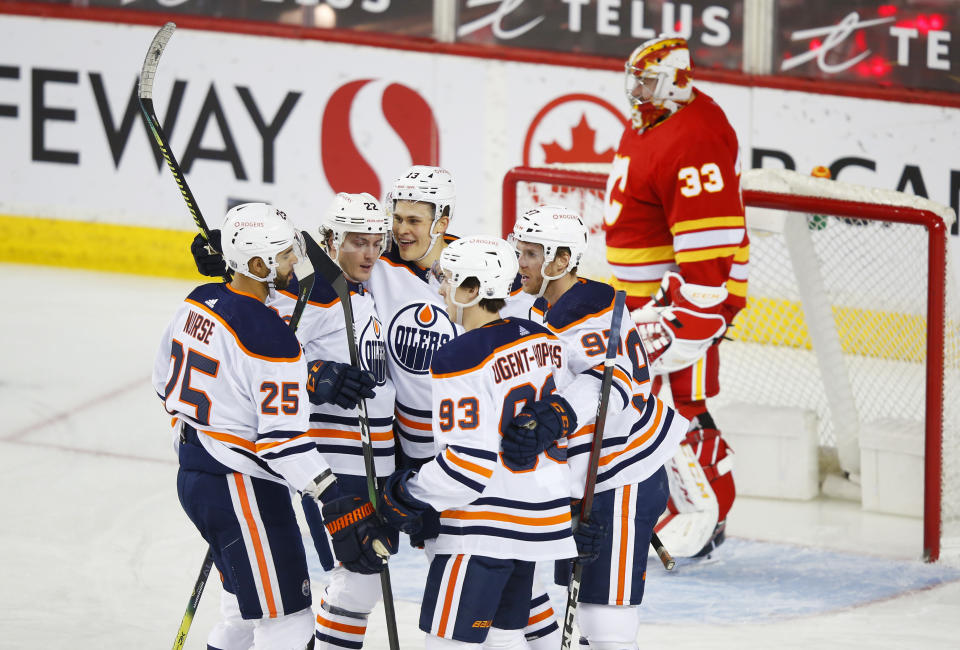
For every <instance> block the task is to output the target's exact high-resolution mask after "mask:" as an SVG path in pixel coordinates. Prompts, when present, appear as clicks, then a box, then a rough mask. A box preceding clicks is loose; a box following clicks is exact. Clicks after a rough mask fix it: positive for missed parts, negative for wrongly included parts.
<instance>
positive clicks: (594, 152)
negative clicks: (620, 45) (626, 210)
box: [523, 93, 628, 165]
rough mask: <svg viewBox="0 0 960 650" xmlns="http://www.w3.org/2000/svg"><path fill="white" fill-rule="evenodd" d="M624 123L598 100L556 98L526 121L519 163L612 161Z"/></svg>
mask: <svg viewBox="0 0 960 650" xmlns="http://www.w3.org/2000/svg"><path fill="white" fill-rule="evenodd" d="M627 123H628V122H627V118H626V117H624V115H623V113H622V112H621V111H619V110H618V109H617V107H616V106H614V105H613V104H611V103H610V102H608V101H606V100H604V99H601V98H599V97H594V96H593V95H587V94H583V93H574V94H570V95H563V96H562V97H557V98H556V99H554V100H553V101H551V102H549V103H548V104H547V105H546V106H544V107H543V108H541V109H540V111H539V112H538V113H537V114H536V116H535V117H534V118H533V120H532V121H531V122H530V126H529V127H528V128H527V136H526V138H525V139H524V142H523V164H524V165H548V164H550V163H609V162H612V161H613V156H614V154H615V153H616V150H617V145H618V144H619V142H620V135H621V134H622V133H623V129H624V127H625V126H627Z"/></svg>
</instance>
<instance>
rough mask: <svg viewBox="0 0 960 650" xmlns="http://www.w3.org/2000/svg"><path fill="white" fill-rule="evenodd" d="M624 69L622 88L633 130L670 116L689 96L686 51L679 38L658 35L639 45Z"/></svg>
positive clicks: (687, 54) (689, 77) (689, 80)
mask: <svg viewBox="0 0 960 650" xmlns="http://www.w3.org/2000/svg"><path fill="white" fill-rule="evenodd" d="M625 68H626V88H625V89H626V93H627V99H628V100H629V101H630V106H631V117H632V119H633V126H634V127H635V128H637V129H640V130H643V129H645V128H647V127H649V126H652V125H654V124H656V123H657V122H659V121H661V120H663V119H665V118H666V117H668V116H670V115H672V114H673V113H675V112H677V111H678V110H679V109H680V106H681V105H682V104H685V103H686V102H688V101H690V98H691V97H692V96H693V76H692V75H691V72H690V50H689V48H688V47H687V41H686V40H685V39H683V38H679V37H667V36H660V37H658V38H654V39H651V40H649V41H647V42H645V43H643V44H642V45H640V46H639V47H638V48H637V49H635V50H634V51H633V52H632V53H631V54H630V57H629V58H628V59H627V63H626V66H625Z"/></svg>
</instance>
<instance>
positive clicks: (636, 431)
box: [532, 279, 688, 496]
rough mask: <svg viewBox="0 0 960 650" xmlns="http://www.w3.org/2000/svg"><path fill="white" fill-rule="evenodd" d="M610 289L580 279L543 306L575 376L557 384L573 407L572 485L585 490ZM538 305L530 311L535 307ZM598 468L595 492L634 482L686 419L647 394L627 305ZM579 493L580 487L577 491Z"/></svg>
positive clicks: (663, 457)
mask: <svg viewBox="0 0 960 650" xmlns="http://www.w3.org/2000/svg"><path fill="white" fill-rule="evenodd" d="M614 293H615V292H614V289H613V287H611V286H610V285H608V284H604V283H602V282H594V281H592V280H585V279H580V280H578V281H577V283H576V284H575V285H574V286H573V287H571V288H570V289H568V290H567V291H566V292H565V293H564V294H563V295H562V296H561V297H560V298H559V299H558V300H557V302H556V304H554V305H552V306H550V308H549V309H543V308H545V304H544V301H539V305H537V306H535V307H539V308H541V309H542V310H543V311H545V314H546V323H547V326H548V327H549V329H550V331H551V332H553V333H554V334H556V335H557V337H559V338H560V340H561V341H562V342H563V345H564V348H565V350H566V353H567V357H568V359H569V364H570V371H571V373H572V376H573V379H572V381H570V383H561V382H560V381H558V382H557V391H558V392H559V393H560V394H562V395H563V396H564V397H565V398H566V399H567V400H568V401H569V402H570V403H571V405H572V406H573V408H574V410H575V411H576V413H577V419H578V421H579V427H580V428H579V429H578V430H577V431H576V433H574V434H573V435H572V436H570V438H569V441H568V444H569V449H568V457H569V462H570V466H571V469H572V471H573V473H574V476H575V478H574V485H575V486H576V487H577V488H578V489H579V490H580V491H582V489H583V485H584V482H585V479H586V471H587V463H588V459H589V456H590V446H591V442H592V439H593V432H594V424H595V421H596V413H597V404H598V403H599V401H600V385H601V383H602V380H603V362H604V357H605V355H606V349H607V340H608V336H609V331H610V323H611V316H612V313H613V301H614ZM537 312H538V309H537V308H535V309H534V310H533V311H532V313H534V314H536V313H537ZM618 339H619V341H618V346H619V347H618V351H617V356H616V361H615V366H614V373H613V384H612V386H611V390H610V396H609V402H608V410H607V419H606V426H605V429H604V435H603V444H602V447H601V453H600V465H599V469H598V473H597V487H596V489H597V491H598V492H599V491H603V490H608V489H613V488H617V487H620V486H623V485H628V484H630V483H638V482H640V481H643V480H644V479H646V478H648V477H649V476H651V475H652V474H653V473H654V472H655V471H656V470H657V469H659V468H660V467H661V466H662V465H663V464H664V463H665V462H666V461H667V460H668V459H670V458H671V457H672V456H673V454H674V452H675V451H676V449H677V446H678V445H679V444H680V441H681V440H682V439H683V436H684V435H686V432H687V425H688V422H687V420H686V419H684V418H683V417H681V416H680V415H679V414H678V413H677V412H676V411H675V410H674V409H673V408H671V407H669V406H667V405H666V404H664V403H663V402H662V401H661V400H660V399H659V398H658V397H657V396H656V395H652V394H651V393H650V388H651V381H650V373H649V370H648V368H647V357H646V353H645V351H644V349H643V343H642V341H641V339H640V334H639V332H637V329H636V326H635V325H634V324H633V320H631V318H630V314H629V313H628V311H627V310H626V308H624V314H623V317H622V319H621V325H620V335H619V337H618ZM577 496H579V494H577Z"/></svg>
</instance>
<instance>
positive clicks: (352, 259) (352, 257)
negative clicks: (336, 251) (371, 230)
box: [338, 232, 384, 282]
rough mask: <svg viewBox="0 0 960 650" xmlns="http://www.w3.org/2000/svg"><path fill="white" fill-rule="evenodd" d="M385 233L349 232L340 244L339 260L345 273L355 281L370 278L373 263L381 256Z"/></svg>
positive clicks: (363, 280) (364, 280)
mask: <svg viewBox="0 0 960 650" xmlns="http://www.w3.org/2000/svg"><path fill="white" fill-rule="evenodd" d="M383 237H384V236H383V235H371V234H367V233H358V232H348V233H347V234H346V236H345V237H344V238H343V244H342V245H341V246H340V255H339V258H338V262H339V263H340V268H342V269H343V272H344V274H345V275H346V276H347V277H348V278H350V279H351V280H353V281H354V282H366V281H367V280H369V279H370V273H371V272H372V271H373V265H374V263H375V262H376V261H377V259H378V258H379V257H380V251H381V248H382V245H383Z"/></svg>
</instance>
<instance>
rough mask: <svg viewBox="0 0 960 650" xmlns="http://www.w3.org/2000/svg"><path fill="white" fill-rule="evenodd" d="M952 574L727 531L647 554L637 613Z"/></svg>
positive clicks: (740, 605) (901, 586)
mask: <svg viewBox="0 0 960 650" xmlns="http://www.w3.org/2000/svg"><path fill="white" fill-rule="evenodd" d="M400 546H401V549H400V552H399V553H398V554H397V555H396V556H394V557H393V558H391V560H390V576H391V579H392V584H393V594H394V598H395V599H397V600H407V601H412V602H420V600H421V598H422V596H423V585H424V582H425V581H426V575H427V561H426V557H425V556H424V554H423V552H422V551H417V550H414V549H411V548H410V547H409V545H407V540H406V537H405V536H401V541H400ZM308 548H309V547H308ZM311 550H312V549H311ZM310 569H311V576H312V578H313V579H314V580H315V582H316V583H317V584H325V583H326V578H325V576H324V573H323V570H322V569H321V568H320V566H319V562H318V561H317V560H316V558H315V557H314V558H312V561H311V565H310ZM537 574H538V578H539V579H540V582H541V585H543V586H546V587H547V588H548V589H547V590H548V593H549V594H550V598H551V600H552V601H553V605H554V609H555V610H556V611H557V612H558V615H562V612H563V608H564V604H565V602H566V590H565V589H563V588H561V587H557V586H555V585H553V563H541V564H539V565H538V567H537ZM954 580H960V569H956V568H951V567H945V566H941V565H937V564H924V563H923V562H920V561H919V560H918V561H906V560H890V559H885V558H876V557H868V556H862V555H854V554H849V553H840V552H837V551H829V550H825V549H821V548H814V547H804V546H793V545H789V544H777V543H771V542H759V541H752V540H743V539H737V538H728V539H727V541H726V543H724V545H723V546H722V547H721V548H720V550H719V551H718V552H716V553H715V554H714V556H713V557H712V558H710V559H708V560H688V559H679V560H678V561H677V567H676V568H675V569H674V571H672V572H669V573H668V572H667V571H666V570H664V569H663V566H662V565H661V564H660V562H659V560H658V559H657V558H656V556H651V557H650V560H649V563H648V565H647V585H646V592H645V594H644V599H643V605H642V606H641V607H640V613H641V619H642V620H643V621H645V622H650V623H663V622H669V621H677V622H684V623H689V622H691V619H693V620H695V621H696V622H698V623H704V624H718V623H719V624H724V623H767V622H773V621H777V620H783V619H786V618H794V617H800V616H810V615H816V614H825V613H829V612H834V611H838V610H843V609H848V608H851V607H857V606H860V605H865V604H868V603H871V602H876V601H878V600H884V599H888V598H893V597H896V596H898V595H901V594H904V593H906V592H911V591H917V590H920V589H925V588H929V587H933V586H936V585H938V584H942V583H945V582H952V581H954Z"/></svg>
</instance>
